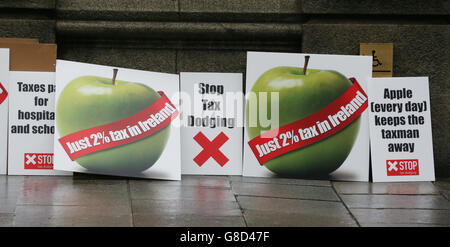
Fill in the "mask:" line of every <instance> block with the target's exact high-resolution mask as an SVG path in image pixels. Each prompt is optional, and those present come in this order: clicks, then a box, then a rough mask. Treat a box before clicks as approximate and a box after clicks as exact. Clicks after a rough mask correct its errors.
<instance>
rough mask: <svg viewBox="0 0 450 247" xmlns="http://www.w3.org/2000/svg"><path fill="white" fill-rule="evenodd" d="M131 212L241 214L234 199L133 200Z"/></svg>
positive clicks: (204, 214)
mask: <svg viewBox="0 0 450 247" xmlns="http://www.w3.org/2000/svg"><path fill="white" fill-rule="evenodd" d="M132 209H133V214H139V215H144V214H152V215H198V216H241V210H240V208H239V205H238V204H237V202H234V201H198V200H133V201H132Z"/></svg>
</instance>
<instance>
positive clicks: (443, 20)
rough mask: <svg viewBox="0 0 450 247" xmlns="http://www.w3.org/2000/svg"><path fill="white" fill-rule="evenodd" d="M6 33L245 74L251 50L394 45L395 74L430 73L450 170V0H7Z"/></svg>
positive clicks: (127, 62)
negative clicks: (449, 132)
mask: <svg viewBox="0 0 450 247" xmlns="http://www.w3.org/2000/svg"><path fill="white" fill-rule="evenodd" d="M0 13H1V16H0V36H3V37H30V38H39V39H40V41H41V42H56V43H57V44H58V57H59V58H62V59H69V60H74V61H82V62H90V63H99V64H107V65H114V66H123V67H129V68H136V69H145V70H153V71H161V72H180V71H217V72H243V73H245V64H246V51H248V50H254V51H284V52H308V53H333V54H353V55H357V54H359V43H361V42H393V43H394V76H430V88H431V105H432V112H431V114H432V119H433V141H434V159H435V163H436V174H437V176H440V177H450V163H449V145H448V144H449V143H448V140H449V134H448V130H449V127H448V123H449V121H450V118H449V104H450V102H449V96H450V94H449V87H450V83H449V82H450V81H449V78H450V67H449V60H450V50H449V39H450V27H449V19H450V18H449V14H450V1H445V0H421V1H420V0H411V1H406V0H391V1H373V0H77V1H70V0H3V1H1V2H0Z"/></svg>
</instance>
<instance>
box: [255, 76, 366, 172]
mask: <svg viewBox="0 0 450 247" xmlns="http://www.w3.org/2000/svg"><path fill="white" fill-rule="evenodd" d="M350 81H351V82H352V83H353V85H352V86H351V87H350V88H349V89H348V90H347V91H346V92H345V93H344V94H342V95H341V96H340V97H339V98H337V99H336V100H335V101H333V102H332V103H331V104H329V105H328V106H326V107H325V108H323V109H322V110H320V111H318V112H316V113H314V114H312V115H309V116H307V117H305V118H303V119H300V120H297V121H295V122H292V123H290V124H287V125H284V126H281V127H279V128H276V129H273V130H271V131H268V132H266V133H264V134H262V135H260V136H257V137H255V138H253V139H252V140H250V141H249V142H248V144H249V145H250V148H251V150H252V151H253V153H254V154H255V157H256V159H257V160H258V162H259V163H260V165H264V163H265V162H267V161H269V160H271V159H273V158H276V157H278V156H280V155H282V154H285V153H287V152H290V151H293V150H297V149H299V148H302V147H305V146H308V145H311V144H313V143H315V142H318V141H320V140H322V139H324V138H327V137H328V136H331V135H333V134H335V133H337V132H338V131H340V130H341V129H343V128H344V127H345V126H347V125H349V124H350V123H351V122H353V121H354V120H355V119H357V118H358V117H359V116H360V115H361V114H362V113H363V112H364V110H365V109H367V106H368V103H367V95H366V93H365V92H364V90H363V89H362V88H361V86H360V85H359V83H358V82H357V81H356V79H355V78H350Z"/></svg>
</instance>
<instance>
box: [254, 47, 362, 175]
mask: <svg viewBox="0 0 450 247" xmlns="http://www.w3.org/2000/svg"><path fill="white" fill-rule="evenodd" d="M308 59H309V56H307V57H306V58H305V60H306V61H305V67H304V68H303V70H302V69H301V68H296V67H286V66H283V67H275V68H272V69H270V70H268V71H266V72H265V73H263V74H262V75H261V76H260V77H259V78H258V80H257V81H256V83H255V84H254V85H253V88H252V89H251V90H252V92H255V93H256V96H257V100H259V96H258V95H259V94H258V93H259V92H268V95H270V92H278V93H279V126H283V125H286V124H289V123H292V122H294V121H297V120H299V119H302V118H304V117H307V116H309V115H311V114H313V113H315V112H317V111H319V110H321V109H322V108H324V107H326V106H327V105H329V104H330V103H331V102H333V101H334V100H336V99H337V98H338V97H339V96H341V95H342V94H343V93H344V92H345V91H347V89H348V88H349V87H350V86H351V85H352V83H351V82H350V81H349V80H348V79H347V78H346V77H345V76H344V75H342V74H340V73H339V72H336V71H331V70H318V69H307V64H308ZM267 101H268V103H267V104H268V106H267V112H268V115H269V116H270V109H271V107H270V97H268V100H267ZM246 119H247V121H246V127H247V132H248V133H247V134H248V136H249V137H250V139H253V138H254V137H257V136H259V135H261V134H262V133H263V132H265V131H268V130H271V129H272V128H274V127H271V126H269V127H267V128H263V127H261V126H260V124H259V119H258V121H257V123H258V124H257V126H249V104H248V102H247V108H246ZM359 125H360V118H359V117H358V118H357V119H356V120H355V121H353V122H352V123H350V124H349V125H347V126H346V127H345V128H343V129H342V130H340V131H339V132H338V133H335V134H334V135H332V136H329V137H328V138H325V139H323V140H321V141H318V142H316V143H313V144H311V145H308V146H305V147H303V148H300V149H297V150H294V151H291V152H288V153H285V154H283V155H281V156H278V157H276V158H274V159H272V160H270V161H268V162H266V163H265V164H264V166H265V167H267V168H268V169H269V170H270V171H272V172H274V173H275V174H277V175H280V176H283V177H296V178H307V177H326V176H327V175H328V174H330V173H331V172H333V171H335V170H336V169H337V168H339V167H340V166H341V165H342V163H343V162H344V161H345V159H346V158H347V156H348V154H349V153H350V151H351V150H352V147H353V144H354V143H355V140H356V137H357V135H358V131H359ZM275 127H276V126H275Z"/></svg>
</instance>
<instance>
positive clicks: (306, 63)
mask: <svg viewBox="0 0 450 247" xmlns="http://www.w3.org/2000/svg"><path fill="white" fill-rule="evenodd" d="M308 62H309V56H305V65H304V66H303V75H306V69H307V68H308Z"/></svg>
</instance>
